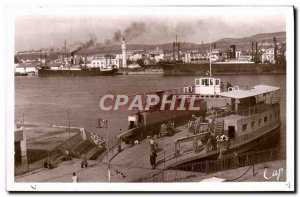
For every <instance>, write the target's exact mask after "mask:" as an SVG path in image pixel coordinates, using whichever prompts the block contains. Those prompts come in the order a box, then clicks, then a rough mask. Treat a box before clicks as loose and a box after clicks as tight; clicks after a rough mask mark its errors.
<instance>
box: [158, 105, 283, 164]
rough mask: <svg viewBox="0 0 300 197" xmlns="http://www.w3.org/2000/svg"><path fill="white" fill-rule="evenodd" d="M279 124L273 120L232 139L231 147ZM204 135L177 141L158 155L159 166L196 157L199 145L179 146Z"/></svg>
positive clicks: (276, 120) (230, 141)
mask: <svg viewBox="0 0 300 197" xmlns="http://www.w3.org/2000/svg"><path fill="white" fill-rule="evenodd" d="M268 107H271V106H268ZM262 109H266V108H262ZM278 124H280V122H278V119H273V122H271V123H269V124H266V125H265V126H263V127H261V128H259V129H256V130H255V131H252V132H249V133H246V134H243V135H241V136H237V137H235V138H233V139H230V140H229V147H234V146H238V145H240V144H242V143H244V142H246V141H249V140H252V139H254V138H256V137H257V136H260V135H263V134H265V133H267V132H269V131H270V128H274V129H275V128H276V127H277V126H278ZM203 134H205V133H201V134H198V135H194V136H189V137H185V138H182V139H179V140H176V141H175V147H174V148H170V149H168V150H165V151H161V152H159V153H158V155H157V165H161V164H163V165H164V167H165V164H166V162H168V161H170V160H172V159H174V160H176V161H175V163H177V161H178V160H179V159H180V160H182V159H184V158H186V159H187V158H189V157H191V156H192V155H194V153H195V152H197V151H198V150H197V147H198V146H197V145H195V144H191V145H189V146H187V145H179V144H180V142H181V141H182V143H184V142H187V143H188V142H189V143H193V141H195V140H197V139H198V137H199V136H203ZM177 143H178V144H177ZM217 151H218V150H217ZM198 152H199V151H198Z"/></svg>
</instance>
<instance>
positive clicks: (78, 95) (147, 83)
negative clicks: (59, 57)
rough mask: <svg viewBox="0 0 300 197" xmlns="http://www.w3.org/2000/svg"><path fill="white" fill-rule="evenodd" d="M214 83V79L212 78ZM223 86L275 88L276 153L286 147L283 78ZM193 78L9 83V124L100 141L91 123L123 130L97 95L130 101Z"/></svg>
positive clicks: (249, 78)
mask: <svg viewBox="0 0 300 197" xmlns="http://www.w3.org/2000/svg"><path fill="white" fill-rule="evenodd" d="M216 77H217V76H216ZM219 78H220V79H221V81H223V83H224V84H226V82H227V81H228V82H230V83H231V84H232V85H234V86H235V85H238V86H254V85H259V84H265V85H271V86H278V87H280V88H281V91H280V105H281V106H280V107H281V109H280V111H281V113H280V114H281V137H280V150H281V153H283V155H285V150H286V149H285V146H286V76H285V75H237V76H236V75H226V76H219ZM194 80H195V76H182V77H178V76H176V77H175V76H174V77H164V76H162V75H120V76H105V77H104V76H103V77H37V76H32V77H21V76H20V77H15V121H21V120H22V114H24V120H25V122H33V123H46V124H53V125H68V122H69V120H68V110H67V108H69V109H70V124H71V126H74V127H84V128H85V129H87V130H88V131H91V132H94V133H97V134H99V135H102V136H103V137H105V136H106V130H104V129H99V128H97V119H99V118H106V119H108V132H109V137H113V136H115V135H117V134H118V133H119V132H120V129H122V130H123V131H125V130H126V129H127V127H128V123H127V116H128V115H129V114H130V113H132V112H131V111H127V110H126V109H125V108H123V109H121V110H118V111H102V110H100V107H99V101H100V98H101V97H102V96H103V95H107V94H112V95H117V94H124V95H135V94H142V93H146V92H153V91H157V90H167V89H171V88H177V87H183V86H191V85H193V84H194Z"/></svg>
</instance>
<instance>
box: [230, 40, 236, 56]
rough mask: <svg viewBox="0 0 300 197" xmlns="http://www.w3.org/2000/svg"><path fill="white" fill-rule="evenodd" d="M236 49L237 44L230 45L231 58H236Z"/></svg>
mask: <svg viewBox="0 0 300 197" xmlns="http://www.w3.org/2000/svg"><path fill="white" fill-rule="evenodd" d="M235 50H236V45H234V44H233V45H230V47H229V58H230V59H235V58H236V57H235Z"/></svg>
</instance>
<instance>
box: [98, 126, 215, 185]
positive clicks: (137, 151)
mask: <svg viewBox="0 0 300 197" xmlns="http://www.w3.org/2000/svg"><path fill="white" fill-rule="evenodd" d="M188 136H192V134H191V133H189V131H188V127H187V126H186V125H185V126H180V127H177V132H176V133H175V134H174V135H173V136H164V137H161V138H156V139H154V141H155V142H156V143H157V144H158V153H157V155H158V156H157V159H156V161H157V166H156V169H154V170H153V169H152V168H151V164H150V144H149V140H148V139H146V140H143V141H141V142H140V143H139V144H136V145H133V146H132V147H126V148H123V147H122V148H123V150H122V151H121V152H120V153H118V154H117V156H114V157H113V158H112V159H111V161H110V163H111V165H112V166H117V167H119V168H123V171H124V170H125V169H126V174H128V175H130V176H128V177H126V179H128V180H127V181H130V180H131V181H132V180H136V179H138V178H140V177H143V176H145V175H147V174H151V173H156V172H159V171H161V170H163V169H164V168H165V167H171V166H174V165H178V164H180V163H185V162H188V161H192V160H195V159H200V158H202V157H207V156H210V155H216V154H218V152H219V151H211V152H209V153H207V152H206V150H205V149H204V150H202V151H200V152H197V153H195V151H194V148H193V143H192V142H190V143H189V142H188V143H185V144H184V147H181V148H183V149H184V152H182V153H183V154H182V156H180V157H175V141H176V140H177V139H178V138H184V137H188ZM164 154H168V155H164ZM164 158H169V159H168V160H166V161H165V162H164V161H163V160H164ZM106 161H107V160H106V159H104V160H103V162H106ZM124 173H125V172H124Z"/></svg>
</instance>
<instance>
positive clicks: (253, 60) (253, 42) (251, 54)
mask: <svg viewBox="0 0 300 197" xmlns="http://www.w3.org/2000/svg"><path fill="white" fill-rule="evenodd" d="M253 47H254V42H252V51H251V56H252V61H254V59H253V58H254V57H253V55H254V54H253Z"/></svg>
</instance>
